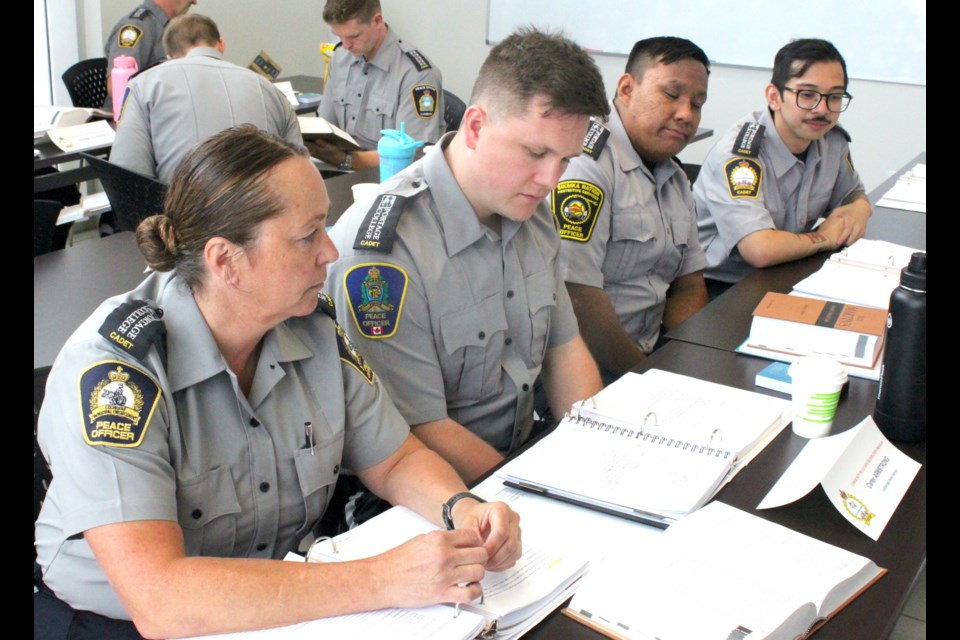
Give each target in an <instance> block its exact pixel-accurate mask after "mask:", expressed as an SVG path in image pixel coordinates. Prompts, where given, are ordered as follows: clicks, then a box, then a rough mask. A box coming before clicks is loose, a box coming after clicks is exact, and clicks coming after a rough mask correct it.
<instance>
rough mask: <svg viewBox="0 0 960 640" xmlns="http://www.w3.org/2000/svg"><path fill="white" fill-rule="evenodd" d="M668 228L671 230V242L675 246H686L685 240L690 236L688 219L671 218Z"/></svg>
mask: <svg viewBox="0 0 960 640" xmlns="http://www.w3.org/2000/svg"><path fill="white" fill-rule="evenodd" d="M670 228H671V229H672V230H673V242H674V244H676V245H677V246H686V244H687V238H688V237H689V236H690V220H689V219H688V218H685V217H684V218H680V217H677V218H673V219H672V220H671V221H670Z"/></svg>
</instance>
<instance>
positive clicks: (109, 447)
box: [36, 273, 409, 619]
mask: <svg viewBox="0 0 960 640" xmlns="http://www.w3.org/2000/svg"><path fill="white" fill-rule="evenodd" d="M134 300H138V301H146V302H147V303H149V305H150V307H154V308H160V309H162V310H163V314H162V322H163V326H165V328H166V337H165V339H163V338H160V339H158V340H157V341H156V342H154V343H153V344H152V345H150V346H149V349H148V351H147V352H146V353H145V354H144V355H142V357H134V354H132V353H129V352H128V350H127V349H126V348H124V347H121V346H120V345H121V344H127V342H132V343H135V344H138V340H142V338H143V335H145V334H147V333H149V332H150V331H151V330H156V328H157V326H158V323H156V322H155V315H156V314H155V313H154V312H153V311H151V310H150V307H147V308H144V304H146V303H144V304H139V303H138V304H131V305H129V306H127V307H123V306H122V305H123V303H126V302H129V301H134ZM118 309H119V311H115V310H118ZM111 313H113V314H115V315H113V316H110V314H111ZM151 325H152V326H153V328H152V329H151ZM101 327H105V329H103V332H104V333H105V334H106V335H103V334H101ZM135 334H136V335H137V337H136V338H134V337H132V336H134V335H135ZM106 336H110V338H109V339H108V337H106ZM138 355H139V354H138ZM164 363H166V364H164ZM118 392H123V393H125V394H126V397H125V398H124V396H123V395H122V394H118ZM117 395H120V400H119V402H118V401H117V400H116V399H115V398H116V397H117ZM307 423H309V424H310V427H309V429H312V440H311V437H310V435H311V434H310V432H309V431H308V427H307V426H306V425H307ZM38 428H39V442H40V446H41V447H42V449H43V452H44V454H45V456H46V457H47V460H48V461H49V462H50V465H51V468H52V470H53V476H54V480H53V482H52V484H51V485H50V488H49V491H48V492H47V495H46V499H45V500H44V503H43V508H42V510H41V512H40V516H39V518H38V519H37V525H36V542H37V554H38V561H39V563H40V566H41V567H42V568H43V571H44V576H43V579H44V582H45V583H46V584H47V585H48V586H49V587H50V588H51V589H53V591H54V592H56V594H57V596H58V597H60V598H61V599H62V600H64V601H65V602H67V603H68V604H70V605H71V606H72V607H74V608H75V609H88V610H91V611H94V612H96V613H99V614H102V615H105V616H110V617H112V618H120V619H129V615H128V614H127V613H126V611H124V609H123V607H122V605H121V604H120V602H119V600H118V598H117V596H116V594H115V593H114V592H113V590H112V589H111V587H110V585H109V584H108V583H107V579H106V577H105V576H104V574H103V571H102V570H101V569H100V567H99V565H98V564H97V563H96V560H95V559H94V558H93V555H92V553H91V550H90V547H89V546H88V545H87V543H86V541H85V540H84V539H83V537H82V535H81V534H82V533H83V532H84V531H86V530H88V529H91V528H93V527H98V526H102V525H107V524H112V523H118V522H129V521H134V520H169V521H171V522H177V523H179V525H180V526H181V528H182V529H183V536H184V543H185V545H186V553H187V555H188V556H199V555H203V556H220V557H236V558H274V559H280V558H283V556H284V555H285V554H286V553H287V552H288V551H290V550H292V549H295V548H296V545H297V544H298V542H299V540H300V539H301V538H302V537H303V536H304V534H306V533H307V532H308V531H309V530H310V528H311V527H312V525H313V524H314V523H315V522H316V520H317V519H318V518H319V517H320V516H321V515H322V513H323V511H324V509H325V508H326V505H327V502H328V501H329V499H330V495H331V493H332V491H333V488H334V485H335V484H336V480H337V477H338V475H339V473H340V465H341V464H342V465H344V466H346V467H349V468H351V469H363V468H367V467H370V466H372V465H374V464H376V463H378V462H380V461H382V460H383V459H385V458H386V457H387V456H389V455H390V454H391V453H393V452H394V451H396V450H397V449H398V448H399V446H400V445H401V444H402V442H403V441H404V439H405V438H406V436H407V434H408V433H409V428H408V427H407V426H406V424H405V423H404V422H403V419H402V418H401V417H400V415H399V414H398V413H397V410H396V408H395V407H394V405H393V403H392V402H390V399H389V397H388V396H387V395H386V392H385V391H384V389H383V388H382V387H381V385H380V383H379V380H378V379H377V378H376V377H375V376H373V374H372V372H371V371H370V369H369V367H368V366H366V365H365V363H364V362H363V361H362V359H360V358H359V357H355V356H354V355H353V354H352V353H351V345H350V344H349V342H347V341H345V340H342V339H340V338H339V337H338V332H337V330H336V328H335V323H334V321H333V319H332V318H331V317H330V316H329V315H326V314H325V313H323V312H321V311H319V310H318V311H317V312H316V313H313V314H311V315H309V316H306V317H303V318H291V319H289V320H287V321H286V322H283V323H281V324H280V325H278V326H276V327H275V328H274V329H272V330H271V331H270V332H268V333H267V335H266V336H265V337H264V339H263V343H262V348H261V353H260V359H259V363H258V365H257V371H256V374H255V377H254V381H253V385H252V388H251V392H250V394H249V397H247V396H245V395H244V394H243V393H242V392H241V391H240V390H239V387H238V383H237V379H236V377H235V376H234V375H233V373H232V372H231V371H230V370H229V369H228V367H227V365H226V362H225V360H224V359H223V357H222V356H221V354H220V351H219V350H218V348H217V345H216V342H215V341H214V339H213V336H212V334H211V333H210V331H209V330H208V328H207V325H206V324H205V322H204V320H203V316H202V315H201V314H200V310H199V309H198V307H197V305H196V303H195V302H194V299H193V296H192V295H191V294H190V293H189V291H188V290H187V289H186V287H185V286H184V285H183V282H182V281H181V280H180V279H179V278H177V277H176V276H173V275H172V274H156V273H155V274H151V275H150V276H148V277H147V279H146V280H145V281H144V282H143V283H142V284H141V285H140V286H139V287H138V288H137V289H135V290H134V291H132V292H129V293H127V294H124V295H123V296H119V297H116V298H112V299H110V300H108V301H107V302H105V303H104V304H103V305H101V306H100V308H99V309H97V311H96V312H94V314H93V315H92V316H91V317H90V318H89V319H87V320H86V321H85V322H84V323H83V324H82V325H81V326H80V328H79V329H78V330H77V331H76V332H75V333H74V334H73V336H71V338H70V339H69V340H68V341H67V344H66V345H65V346H64V348H63V350H62V351H61V353H60V355H59V356H58V357H57V360H56V361H55V362H54V364H53V368H52V370H51V372H50V377H49V380H48V383H47V391H46V397H45V400H44V403H43V408H42V409H41V411H40V418H39V427H38ZM311 441H312V444H313V446H312V447H311V446H309V445H310V444H311Z"/></svg>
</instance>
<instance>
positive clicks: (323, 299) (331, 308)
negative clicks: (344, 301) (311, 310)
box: [317, 291, 337, 320]
mask: <svg viewBox="0 0 960 640" xmlns="http://www.w3.org/2000/svg"><path fill="white" fill-rule="evenodd" d="M317 312H318V313H325V314H327V315H328V316H330V317H331V318H333V319H334V320H336V319H337V309H336V305H335V304H334V303H333V298H331V297H330V296H328V295H327V294H326V293H324V292H323V291H321V292H320V293H318V294H317Z"/></svg>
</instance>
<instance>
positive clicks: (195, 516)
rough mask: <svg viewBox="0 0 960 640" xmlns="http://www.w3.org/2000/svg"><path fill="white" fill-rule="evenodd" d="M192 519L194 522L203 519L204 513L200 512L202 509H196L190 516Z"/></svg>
mask: <svg viewBox="0 0 960 640" xmlns="http://www.w3.org/2000/svg"><path fill="white" fill-rule="evenodd" d="M190 517H191V518H193V519H194V520H199V519H200V518H202V517H203V511H200V509H194V510H193V512H192V513H191V514H190Z"/></svg>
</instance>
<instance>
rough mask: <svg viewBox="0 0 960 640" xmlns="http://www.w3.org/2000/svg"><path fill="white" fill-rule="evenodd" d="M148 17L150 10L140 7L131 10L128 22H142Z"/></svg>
mask: <svg viewBox="0 0 960 640" xmlns="http://www.w3.org/2000/svg"><path fill="white" fill-rule="evenodd" d="M148 15H150V9H148V8H147V7H142V6H141V7H137V8H136V9H134V10H133V13H131V14H130V20H143V19H144V18H145V17H147V16H148Z"/></svg>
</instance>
